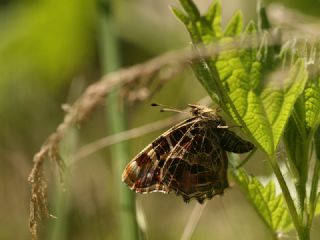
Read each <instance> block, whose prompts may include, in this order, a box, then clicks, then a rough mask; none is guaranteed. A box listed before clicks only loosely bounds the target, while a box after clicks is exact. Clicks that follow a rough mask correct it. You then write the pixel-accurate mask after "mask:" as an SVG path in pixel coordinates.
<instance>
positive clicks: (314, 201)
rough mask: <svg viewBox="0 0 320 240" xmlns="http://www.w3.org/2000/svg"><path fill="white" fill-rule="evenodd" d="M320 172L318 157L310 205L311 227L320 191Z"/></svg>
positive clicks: (309, 224) (314, 170) (309, 222)
mask: <svg viewBox="0 0 320 240" xmlns="http://www.w3.org/2000/svg"><path fill="white" fill-rule="evenodd" d="M319 172H320V160H319V159H316V161H315V165H314V169H313V176H312V183H311V190H310V199H309V206H310V210H309V212H310V214H309V221H308V227H309V228H311V224H312V221H313V218H314V214H315V209H316V204H317V199H318V196H317V192H318V184H319Z"/></svg>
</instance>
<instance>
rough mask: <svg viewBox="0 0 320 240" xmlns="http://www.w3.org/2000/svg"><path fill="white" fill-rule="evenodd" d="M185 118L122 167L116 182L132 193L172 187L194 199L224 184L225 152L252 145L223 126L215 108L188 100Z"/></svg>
mask: <svg viewBox="0 0 320 240" xmlns="http://www.w3.org/2000/svg"><path fill="white" fill-rule="evenodd" d="M189 106H190V112H191V115H192V116H191V117H190V118H189V119H186V120H185V121H182V122H181V123H178V124H177V125H175V126H173V127H172V128H171V129H169V130H168V131H166V132H165V133H163V134H162V135H161V136H159V137H158V138H156V139H155V140H154V141H153V142H152V143H151V144H149V145H148V146H147V147H146V148H145V149H143V150H142V151H141V152H140V153H139V154H138V155H137V156H136V157H135V158H134V159H133V160H131V161H130V162H129V163H128V165H127V166H126V168H125V170H124V172H123V175H122V181H123V182H125V183H126V184H127V185H128V186H129V187H130V188H131V189H132V190H135V191H136V192H138V193H149V192H163V193H169V192H175V193H176V194H178V195H181V196H182V197H183V199H184V201H186V202H188V201H189V200H190V199H191V198H195V199H196V200H197V201H198V202H199V203H203V201H204V200H205V199H211V198H212V197H213V196H214V195H217V194H222V193H223V191H224V189H225V188H227V187H228V186H229V184H228V179H227V169H228V158H227V154H226V151H230V152H236V153H243V152H248V151H250V150H251V149H253V147H254V146H253V144H252V143H250V142H248V141H245V140H243V139H241V138H240V137H238V136H237V135H236V134H235V133H233V132H232V131H230V130H228V127H227V126H226V123H225V121H224V120H223V118H222V117H221V116H220V115H219V114H218V109H211V108H208V107H205V106H198V105H189Z"/></svg>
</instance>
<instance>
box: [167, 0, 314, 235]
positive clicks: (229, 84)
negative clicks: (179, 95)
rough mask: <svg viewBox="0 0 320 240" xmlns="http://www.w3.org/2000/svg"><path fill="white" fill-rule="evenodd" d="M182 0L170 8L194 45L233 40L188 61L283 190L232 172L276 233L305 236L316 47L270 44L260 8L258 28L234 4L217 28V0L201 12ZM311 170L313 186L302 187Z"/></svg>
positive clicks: (309, 213) (310, 197)
mask: <svg viewBox="0 0 320 240" xmlns="http://www.w3.org/2000/svg"><path fill="white" fill-rule="evenodd" d="M180 2H181V5H182V6H183V8H184V11H185V13H184V12H182V11H181V10H178V9H176V8H175V9H173V12H174V14H175V15H176V16H177V17H178V18H179V19H180V20H181V21H182V22H183V23H184V25H185V26H186V28H187V30H188V32H189V34H190V37H191V39H192V42H193V43H194V45H193V48H194V49H198V47H199V44H201V45H203V44H204V45H210V44H217V43H218V44H219V46H222V47H223V46H224V44H225V46H227V44H229V45H230V43H232V44H233V45H232V46H234V47H233V48H230V47H229V48H227V49H223V48H222V49H223V50H221V51H220V53H219V55H218V56H213V57H211V58H203V59H202V60H200V61H194V62H193V63H192V67H193V70H194V72H195V74H196V76H197V78H198V79H199V81H200V82H201V84H202V85H203V86H204V88H205V89H206V90H207V92H208V94H209V95H210V96H211V97H212V99H213V100H214V101H215V102H217V103H218V104H219V105H221V107H222V108H223V109H224V111H225V112H226V113H227V114H228V115H229V116H230V117H231V118H232V119H233V120H234V121H235V122H236V123H237V124H239V125H241V126H243V129H244V130H245V132H246V133H247V134H248V136H249V137H250V138H251V139H252V141H254V142H255V144H256V146H257V147H258V148H259V149H260V150H262V151H263V152H264V153H265V154H266V156H267V158H268V159H269V162H270V165H271V167H272V169H273V171H274V174H275V176H276V177H277V180H278V182H279V184H280V187H281V190H282V193H281V194H279V195H278V196H276V195H275V192H274V184H273V183H272V182H270V183H269V184H268V185H267V186H265V187H264V186H263V185H261V183H260V182H259V181H258V180H257V179H256V178H254V177H248V176H247V175H246V174H245V172H244V171H243V170H239V171H237V172H236V173H235V178H236V179H237V181H238V182H239V184H240V185H241V186H242V188H243V189H244V192H245V194H246V195H247V197H248V199H250V202H251V203H252V205H253V206H254V208H255V209H256V210H257V212H258V213H259V215H260V216H261V217H262V219H263V220H264V222H265V223H266V225H267V226H268V227H269V229H270V230H271V231H272V232H273V233H274V235H275V236H276V234H277V233H278V232H284V231H288V230H290V229H291V228H292V226H294V228H295V229H296V231H297V233H298V236H299V238H300V239H309V232H310V227H311V223H312V220H313V217H314V214H315V209H316V208H317V207H316V205H317V202H318V195H317V186H318V180H319V177H318V176H319V166H320V163H319V159H320V158H319V156H320V155H319V154H317V160H316V164H315V167H314V168H313V169H311V168H310V161H311V154H312V151H310V149H311V148H312V146H313V145H312V144H314V141H312V140H313V139H314V136H315V135H314V134H315V133H316V131H315V130H316V129H317V127H318V125H319V114H320V107H319V104H318V103H319V102H320V80H319V79H320V77H319V69H318V66H319V60H318V59H317V56H319V52H320V51H319V46H318V45H317V44H306V43H297V44H291V43H287V44H284V46H283V47H282V49H281V48H279V45H274V46H272V41H271V42H270V43H269V41H270V39H271V40H275V39H274V38H275V37H274V36H271V35H269V33H268V32H267V31H266V28H268V26H269V22H268V19H267V16H266V14H265V11H263V9H262V10H261V11H260V13H261V19H260V23H261V24H260V25H261V26H260V27H263V28H264V29H260V28H259V26H257V24H256V23H254V22H249V23H248V24H247V26H246V27H245V29H244V30H242V29H243V17H242V14H241V12H240V11H238V12H236V13H235V14H234V16H233V17H232V18H231V20H230V21H229V23H228V24H227V26H226V27H225V29H224V30H223V29H222V28H221V4H220V1H214V2H213V3H212V5H211V6H210V7H209V10H208V11H207V12H206V14H205V15H204V16H202V15H201V14H199V11H198V9H197V8H196V7H195V5H194V4H193V2H192V1H191V0H188V1H187V0H180ZM229 45H228V46H229ZM307 59H308V61H307ZM310 63H312V64H310ZM317 133H318V132H317ZM282 136H283V138H284V142H285V145H286V152H287V156H288V159H285V160H286V161H287V164H286V165H287V166H288V171H289V172H290V174H291V176H292V178H293V179H294V180H293V182H294V184H295V188H296V189H295V190H296V192H297V195H298V197H297V198H298V199H297V200H298V204H295V200H293V198H292V193H290V191H289V189H288V187H287V183H286V181H285V180H284V177H283V174H282V172H281V171H280V168H279V165H278V162H277V161H278V160H277V158H276V151H277V147H278V145H279V142H280V140H281V137H282ZM316 136H319V135H316ZM318 139H319V138H316V139H315V143H316V144H315V149H316V152H317V151H318V153H319V149H320V145H319V144H318V143H319V140H318ZM311 171H313V176H312V183H311V191H310V193H307V190H306V189H307V188H306V186H307V184H309V183H308V176H309V174H310V172H311ZM284 203H286V204H287V207H288V208H286V207H285V206H284ZM289 215H290V216H291V218H290V217H289Z"/></svg>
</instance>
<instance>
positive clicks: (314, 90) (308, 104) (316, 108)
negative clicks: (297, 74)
mask: <svg viewBox="0 0 320 240" xmlns="http://www.w3.org/2000/svg"><path fill="white" fill-rule="evenodd" d="M303 97H304V105H305V124H306V127H307V128H310V129H312V128H314V127H315V126H316V125H317V124H318V122H319V113H320V104H319V103H320V77H318V79H310V80H309V81H308V83H307V85H306V88H305V90H304V93H303Z"/></svg>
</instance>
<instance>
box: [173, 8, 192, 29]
mask: <svg viewBox="0 0 320 240" xmlns="http://www.w3.org/2000/svg"><path fill="white" fill-rule="evenodd" d="M171 11H172V12H173V14H174V15H175V16H176V17H177V18H178V19H179V20H180V21H181V22H183V23H184V24H185V25H188V24H189V17H188V16H187V15H185V14H184V13H183V12H182V11H180V10H179V9H178V8H175V7H171Z"/></svg>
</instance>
